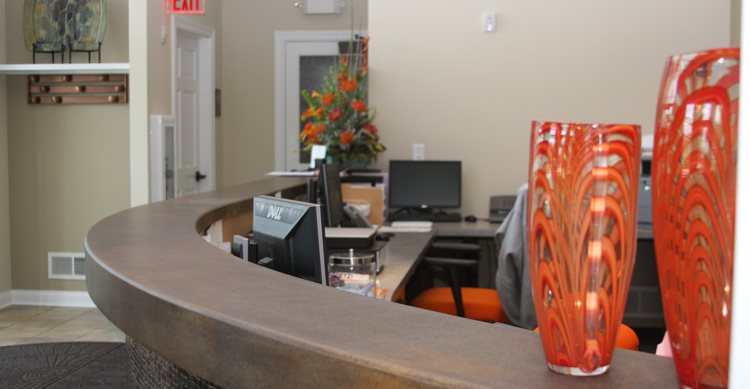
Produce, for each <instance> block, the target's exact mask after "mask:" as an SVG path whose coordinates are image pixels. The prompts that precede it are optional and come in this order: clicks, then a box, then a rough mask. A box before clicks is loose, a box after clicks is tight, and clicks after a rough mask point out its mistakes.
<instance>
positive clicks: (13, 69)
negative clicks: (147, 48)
mask: <svg viewBox="0 0 750 389" xmlns="http://www.w3.org/2000/svg"><path fill="white" fill-rule="evenodd" d="M129 72H130V64H129V63H50V64H47V63H45V64H3V65H0V74H6V75H29V74H128V73H129Z"/></svg>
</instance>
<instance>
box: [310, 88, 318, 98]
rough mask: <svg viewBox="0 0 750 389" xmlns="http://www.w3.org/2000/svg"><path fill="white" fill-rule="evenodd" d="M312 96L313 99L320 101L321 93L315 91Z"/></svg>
mask: <svg viewBox="0 0 750 389" xmlns="http://www.w3.org/2000/svg"><path fill="white" fill-rule="evenodd" d="M310 96H311V97H312V98H315V99H318V98H320V93H318V91H316V90H313V91H312V93H311V94H310Z"/></svg>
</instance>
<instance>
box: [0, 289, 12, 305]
mask: <svg viewBox="0 0 750 389" xmlns="http://www.w3.org/2000/svg"><path fill="white" fill-rule="evenodd" d="M11 304H13V291H12V290H6V291H4V292H0V309H3V308H5V307H7V306H8V305H11Z"/></svg>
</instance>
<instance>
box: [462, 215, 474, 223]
mask: <svg viewBox="0 0 750 389" xmlns="http://www.w3.org/2000/svg"><path fill="white" fill-rule="evenodd" d="M464 220H466V221H467V222H469V223H474V222H476V221H477V217H476V216H474V215H469V216H466V217H465V218H464Z"/></svg>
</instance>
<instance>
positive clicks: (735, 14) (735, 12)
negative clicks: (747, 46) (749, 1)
mask: <svg viewBox="0 0 750 389" xmlns="http://www.w3.org/2000/svg"><path fill="white" fill-rule="evenodd" d="M731 26H732V37H731V44H732V46H739V45H740V33H741V32H742V28H741V26H742V0H732V22H731Z"/></svg>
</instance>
